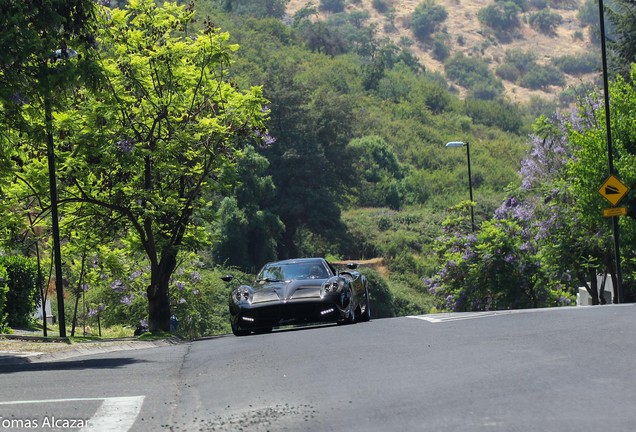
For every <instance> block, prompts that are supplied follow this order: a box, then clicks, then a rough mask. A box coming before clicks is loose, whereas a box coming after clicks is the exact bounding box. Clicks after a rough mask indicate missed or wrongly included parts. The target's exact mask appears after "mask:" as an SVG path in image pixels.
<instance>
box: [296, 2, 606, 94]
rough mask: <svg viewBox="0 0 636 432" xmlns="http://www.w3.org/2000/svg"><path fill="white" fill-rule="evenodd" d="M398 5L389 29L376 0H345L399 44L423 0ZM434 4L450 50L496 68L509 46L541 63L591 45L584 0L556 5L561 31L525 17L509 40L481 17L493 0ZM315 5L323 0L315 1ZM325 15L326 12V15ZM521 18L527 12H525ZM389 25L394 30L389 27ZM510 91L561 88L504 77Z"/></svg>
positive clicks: (436, 67)
mask: <svg viewBox="0 0 636 432" xmlns="http://www.w3.org/2000/svg"><path fill="white" fill-rule="evenodd" d="M387 1H388V3H390V4H391V5H392V7H393V8H394V9H395V20H394V24H395V28H394V29H392V30H391V29H390V26H388V25H387V24H389V21H388V19H387V17H386V16H384V15H381V14H379V13H378V12H377V11H376V10H375V9H374V8H373V0H360V2H359V3H360V4H359V5H353V4H352V2H351V1H347V10H348V11H352V10H356V9H358V10H366V11H367V12H369V14H370V19H369V21H368V24H375V25H376V28H377V31H378V33H379V34H378V36H379V38H385V37H386V38H389V39H391V40H392V41H393V42H394V43H396V44H399V42H400V39H401V38H402V37H406V38H409V39H411V40H413V41H414V42H415V39H414V37H413V35H412V33H411V31H410V30H409V28H408V27H407V23H408V20H409V17H410V15H411V14H412V13H413V10H414V9H415V8H416V7H417V5H419V4H420V3H422V2H423V1H424V0H387ZM435 1H436V4H439V5H442V6H444V8H445V9H446V11H447V12H448V18H447V19H446V21H445V22H444V27H445V30H446V32H447V33H448V34H449V35H450V39H451V55H452V54H454V53H456V52H463V53H464V54H465V55H466V56H470V57H478V58H481V59H482V60H483V61H485V62H486V63H488V64H489V65H490V66H491V69H492V70H493V71H494V70H495V68H496V67H497V65H498V64H499V63H500V62H501V61H502V60H503V58H504V55H505V52H506V51H507V50H511V49H519V50H522V51H530V52H533V53H534V54H535V55H536V57H537V61H538V63H540V64H545V63H547V62H549V61H550V59H552V58H554V57H559V56H564V55H576V54H581V53H584V52H586V51H587V50H588V49H589V47H588V46H587V43H586V42H585V41H582V40H579V39H577V38H576V37H575V34H576V32H581V33H583V34H584V35H587V29H584V28H582V27H580V25H579V23H578V20H577V18H576V14H577V10H578V4H580V2H581V0H575V1H576V3H577V6H575V7H573V8H572V9H570V10H562V9H560V10H557V11H556V12H557V13H559V14H560V15H561V16H562V17H563V23H562V24H561V25H560V26H559V28H558V30H557V34H556V35H553V36H550V35H545V34H541V33H539V32H537V31H535V30H534V29H532V28H531V27H530V26H529V25H528V24H527V23H522V26H521V29H520V34H519V35H518V37H516V38H514V39H513V40H512V41H511V42H510V43H506V44H501V43H498V42H497V40H496V39H495V38H493V37H492V36H489V35H488V34H487V32H486V31H484V29H482V27H481V25H480V24H479V21H478V19H477V12H478V11H479V10H480V9H482V8H484V7H486V6H488V5H490V4H492V3H493V0H435ZM307 3H308V0H290V2H289V4H288V7H287V10H288V14H289V15H293V14H294V13H296V12H297V11H298V10H299V9H301V8H302V7H304V6H306V5H307ZM313 3H314V4H315V5H317V4H319V2H317V1H314V2H313ZM321 18H325V16H324V15H323V16H322V17H321ZM522 21H523V18H522ZM386 29H390V31H386ZM460 36H461V38H463V41H464V42H463V44H462V45H460V44H459V43H458V38H459V37H460ZM411 50H412V52H413V54H414V55H416V56H417V57H418V58H419V60H420V62H421V63H422V64H423V65H424V66H425V67H426V68H427V70H429V71H438V72H442V73H443V65H442V63H440V62H439V61H437V60H435V59H434V58H433V57H432V55H431V53H430V51H429V50H427V49H426V47H424V46H423V45H422V44H418V43H416V44H414V45H413V46H411ZM594 77H595V76H594V75H590V76H586V77H583V78H570V79H568V85H572V84H579V83H580V82H581V81H584V82H589V81H591V80H592V79H593V78H594ZM504 84H505V88H506V92H507V94H508V96H509V98H510V99H511V100H512V101H515V102H527V101H528V100H529V99H530V97H532V96H536V97H541V98H544V99H552V98H554V96H555V95H557V94H558V93H560V92H561V91H562V90H563V89H562V88H556V87H555V88H550V89H548V91H541V90H536V91H533V90H528V89H525V88H523V87H519V86H517V85H514V84H511V83H507V82H505V83H504Z"/></svg>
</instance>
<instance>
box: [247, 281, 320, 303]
mask: <svg viewBox="0 0 636 432" xmlns="http://www.w3.org/2000/svg"><path fill="white" fill-rule="evenodd" d="M325 280H326V279H306V280H305V279H303V280H292V281H285V282H270V283H267V284H265V285H261V286H256V287H254V293H253V295H252V303H262V302H268V301H288V300H296V299H302V298H312V297H314V298H315V297H320V287H321V286H322V284H323V282H324V281H325Z"/></svg>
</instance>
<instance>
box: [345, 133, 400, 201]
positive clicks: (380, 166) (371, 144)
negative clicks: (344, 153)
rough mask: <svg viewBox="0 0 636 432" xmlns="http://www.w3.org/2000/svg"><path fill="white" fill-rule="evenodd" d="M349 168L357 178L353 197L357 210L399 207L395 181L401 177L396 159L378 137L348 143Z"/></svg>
mask: <svg viewBox="0 0 636 432" xmlns="http://www.w3.org/2000/svg"><path fill="white" fill-rule="evenodd" d="M349 149H350V151H351V157H352V160H353V161H354V164H353V169H354V170H355V172H356V176H357V177H358V178H359V179H360V180H359V184H358V187H357V188H356V192H355V193H354V194H353V198H354V200H355V204H356V205H357V206H361V207H390V208H394V209H398V208H399V207H400V206H401V204H402V198H401V196H400V184H399V180H400V179H401V178H403V177H404V174H403V168H402V167H401V165H400V163H399V161H398V159H397V156H396V155H395V153H394V152H393V151H392V149H391V148H390V147H389V145H388V144H387V143H386V141H384V140H383V139H382V138H380V137H378V136H369V137H363V138H357V139H354V140H352V141H351V142H350V143H349Z"/></svg>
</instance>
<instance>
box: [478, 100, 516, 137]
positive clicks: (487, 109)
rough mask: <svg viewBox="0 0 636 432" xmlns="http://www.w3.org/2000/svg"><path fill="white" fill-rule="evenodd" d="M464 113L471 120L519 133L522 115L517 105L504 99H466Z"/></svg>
mask: <svg viewBox="0 0 636 432" xmlns="http://www.w3.org/2000/svg"><path fill="white" fill-rule="evenodd" d="M466 114H468V115H469V116H470V117H472V119H473V122H475V123H480V124H483V125H486V126H496V127H498V128H500V129H502V130H505V131H508V132H512V133H519V131H520V130H521V127H522V126H523V115H522V112H521V110H520V109H519V107H517V106H516V105H514V104H512V103H510V102H507V101H505V100H479V99H467V100H466Z"/></svg>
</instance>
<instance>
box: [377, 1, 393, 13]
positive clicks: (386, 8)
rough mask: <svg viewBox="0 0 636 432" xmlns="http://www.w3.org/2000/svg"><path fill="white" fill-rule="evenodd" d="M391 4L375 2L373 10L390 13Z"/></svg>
mask: <svg viewBox="0 0 636 432" xmlns="http://www.w3.org/2000/svg"><path fill="white" fill-rule="evenodd" d="M389 6H390V4H389V2H388V1H387V0H373V8H374V9H375V10H377V11H378V12H379V13H386V12H388V11H389Z"/></svg>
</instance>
